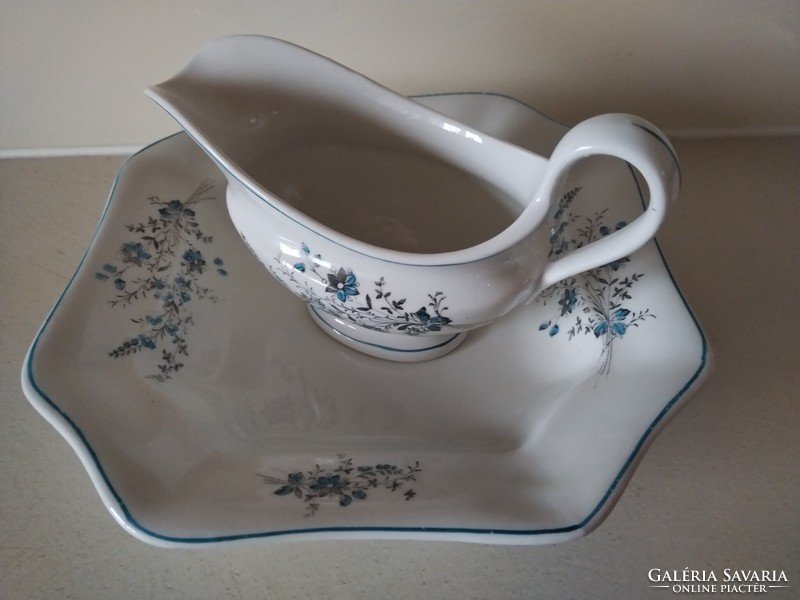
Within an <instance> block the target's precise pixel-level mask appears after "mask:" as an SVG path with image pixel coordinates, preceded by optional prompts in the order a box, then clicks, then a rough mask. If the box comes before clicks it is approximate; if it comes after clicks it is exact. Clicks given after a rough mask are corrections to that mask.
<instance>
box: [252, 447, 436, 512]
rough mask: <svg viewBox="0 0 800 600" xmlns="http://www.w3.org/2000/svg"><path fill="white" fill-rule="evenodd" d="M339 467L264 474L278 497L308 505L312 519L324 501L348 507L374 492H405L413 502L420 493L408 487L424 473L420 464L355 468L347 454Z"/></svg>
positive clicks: (266, 481)
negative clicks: (275, 488)
mask: <svg viewBox="0 0 800 600" xmlns="http://www.w3.org/2000/svg"><path fill="white" fill-rule="evenodd" d="M337 458H338V460H339V464H338V465H337V466H336V467H334V468H333V469H323V468H322V467H320V466H319V465H315V467H314V468H313V469H311V470H308V471H297V472H294V473H289V474H288V475H287V476H286V478H285V479H281V478H277V477H271V476H269V475H261V474H259V477H261V479H262V480H263V481H264V483H266V484H269V485H278V486H280V487H279V488H278V489H277V490H275V491H274V492H273V493H274V494H275V495H276V496H293V497H295V498H297V499H298V500H302V501H303V502H304V503H305V505H306V512H305V516H306V517H310V516H313V515H315V514H316V513H317V511H318V510H319V508H320V500H323V499H330V500H334V501H338V502H337V503H338V504H339V506H341V507H347V506H350V505H351V504H353V502H355V501H360V500H366V499H367V497H368V495H369V494H371V493H372V490H377V489H387V490H389V491H390V492H396V491H398V490H401V489H402V490H404V491H403V496H404V498H405V499H406V500H411V499H412V498H414V496H416V495H417V493H416V492H415V491H414V489H413V488H411V487H408V482H411V481H416V474H417V473H419V472H420V471H422V468H421V467H420V464H419V462H415V463H414V464H413V465H409V466H407V467H397V466H396V465H391V464H377V465H362V466H354V465H353V459H352V458H349V457H348V456H347V455H346V454H339V455H337Z"/></svg>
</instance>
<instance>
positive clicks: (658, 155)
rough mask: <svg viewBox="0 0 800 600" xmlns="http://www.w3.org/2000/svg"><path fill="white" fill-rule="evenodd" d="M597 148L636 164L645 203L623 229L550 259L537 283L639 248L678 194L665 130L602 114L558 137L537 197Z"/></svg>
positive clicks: (548, 194) (547, 194) (545, 196)
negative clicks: (646, 193)
mask: <svg viewBox="0 0 800 600" xmlns="http://www.w3.org/2000/svg"><path fill="white" fill-rule="evenodd" d="M596 154H605V155H609V156H614V157H617V158H621V159H622V160H624V161H627V162H628V163H630V165H631V166H633V167H634V168H636V169H638V170H639V172H640V173H641V174H642V176H643V177H644V180H645V181H646V182H647V186H648V188H649V190H650V200H649V202H648V205H647V209H646V210H645V211H644V213H643V214H642V215H641V216H639V217H637V218H636V219H635V220H634V221H633V222H632V223H630V224H629V225H627V226H626V227H625V228H624V229H621V230H619V231H617V232H615V233H613V234H611V235H609V236H607V237H603V238H601V239H599V240H596V241H594V242H592V243H590V244H587V245H586V246H583V247H582V248H578V249H577V250H574V251H572V252H570V253H569V254H568V255H567V256H564V257H563V258H559V259H558V260H555V261H553V262H552V263H550V264H549V265H548V266H547V267H546V268H545V270H544V273H543V274H542V279H541V281H540V286H541V288H542V289H544V288H546V287H548V286H550V285H552V284H554V283H556V282H558V281H561V280H562V279H566V278H567V277H572V276H573V275H577V274H578V273H581V272H583V271H587V270H589V269H594V268H596V267H599V266H601V265H606V264H608V263H610V262H613V261H615V260H618V259H620V258H623V257H624V256H627V255H628V254H631V253H632V252H634V251H636V250H638V249H639V248H640V247H641V246H643V245H644V244H645V243H647V242H648V241H649V240H650V239H651V238H652V237H653V236H654V235H655V233H656V231H657V230H658V228H659V227H660V226H661V223H662V222H663V221H664V217H665V216H666V212H667V208H668V206H669V204H670V203H671V202H672V201H673V200H674V199H675V197H676V196H677V195H678V191H679V189H680V183H681V173H680V166H679V164H678V159H677V156H676V155H675V150H674V148H673V147H672V144H670V142H669V140H667V138H666V137H665V136H664V134H663V133H661V132H660V131H659V130H658V129H657V128H656V127H655V126H654V125H652V124H651V123H649V122H647V121H645V120H644V119H640V118H639V117H634V116H633V115H624V114H607V115H600V116H598V117H593V118H591V119H587V120H586V121H583V122H582V123H580V124H578V125H577V126H576V127H574V128H573V129H571V130H570V131H569V132H568V133H567V134H566V135H565V136H564V137H563V138H562V140H561V141H560V142H559V143H558V146H556V149H555V150H554V151H553V154H552V155H551V157H550V163H549V165H548V171H547V173H546V174H545V177H544V182H543V185H542V186H540V188H539V194H538V198H537V200H539V201H547V202H550V201H552V196H553V193H554V192H555V190H556V189H557V186H558V183H559V182H560V181H561V179H562V178H563V176H564V175H566V172H567V170H568V169H569V167H570V166H572V165H573V164H574V163H575V162H577V161H578V160H580V159H582V158H585V157H587V156H592V155H596Z"/></svg>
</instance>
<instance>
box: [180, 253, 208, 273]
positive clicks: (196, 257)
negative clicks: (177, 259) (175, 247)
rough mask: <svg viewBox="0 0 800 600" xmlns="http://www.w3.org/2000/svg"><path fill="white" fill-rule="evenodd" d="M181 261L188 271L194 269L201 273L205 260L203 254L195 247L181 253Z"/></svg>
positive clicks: (191, 271) (192, 271) (193, 270)
mask: <svg viewBox="0 0 800 600" xmlns="http://www.w3.org/2000/svg"><path fill="white" fill-rule="evenodd" d="M183 262H184V263H185V264H186V267H187V268H188V269H189V273H194V272H195V271H196V272H198V273H202V272H203V267H204V266H205V265H206V261H205V259H204V258H203V255H202V254H201V252H200V251H199V250H197V249H196V248H189V249H188V250H187V251H186V252H184V253H183Z"/></svg>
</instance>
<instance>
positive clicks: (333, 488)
mask: <svg viewBox="0 0 800 600" xmlns="http://www.w3.org/2000/svg"><path fill="white" fill-rule="evenodd" d="M341 479H342V478H341V477H340V476H339V475H320V476H319V477H317V479H316V481H314V483H312V484H311V485H310V486H309V488H310V489H312V490H313V491H315V492H316V493H317V495H318V496H320V497H322V496H329V495H331V494H338V493H341V492H342V483H343V482H342V480H341Z"/></svg>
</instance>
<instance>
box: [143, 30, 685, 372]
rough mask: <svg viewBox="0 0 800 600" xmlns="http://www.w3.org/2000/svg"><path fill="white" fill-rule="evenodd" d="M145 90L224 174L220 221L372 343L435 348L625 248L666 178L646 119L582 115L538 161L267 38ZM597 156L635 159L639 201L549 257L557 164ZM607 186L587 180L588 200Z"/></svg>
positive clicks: (374, 347) (666, 148) (658, 210)
mask: <svg viewBox="0 0 800 600" xmlns="http://www.w3.org/2000/svg"><path fill="white" fill-rule="evenodd" d="M148 94H149V95H150V97H151V98H153V99H154V100H155V101H156V102H158V103H159V104H160V105H161V106H162V107H163V108H164V109H165V110H166V111H167V112H168V113H169V114H170V115H172V116H173V117H174V118H175V119H176V121H177V122H178V123H179V124H180V125H181V126H182V127H183V128H184V129H185V130H186V131H187V132H188V133H189V135H190V136H191V137H192V138H193V139H194V140H195V141H196V142H197V143H198V144H200V145H201V146H202V147H203V149H204V150H206V152H208V154H209V156H211V157H212V159H213V160H214V161H215V162H216V163H217V164H218V166H219V167H220V169H221V170H222V171H223V172H224V173H225V176H226V178H227V181H228V186H227V192H226V194H227V204H228V210H229V211H230V216H231V220H232V222H233V224H234V226H235V227H236V228H237V230H238V231H239V233H240V234H241V235H242V237H243V238H244V239H245V241H246V242H247V244H248V245H249V246H250V248H251V249H252V250H253V252H254V254H255V255H256V256H257V257H258V258H259V259H260V260H261V262H262V263H264V265H265V266H266V267H267V269H268V270H269V271H270V273H272V274H273V275H274V276H275V277H276V278H277V279H279V280H280V281H281V282H283V283H284V285H286V287H287V288H289V289H290V290H291V291H292V292H294V293H295V294H296V295H297V296H299V297H300V298H302V299H303V300H304V301H306V302H307V303H309V304H310V305H311V307H312V310H313V312H314V316H315V320H316V321H317V322H318V324H320V325H321V326H322V327H323V329H324V330H326V331H328V332H330V333H331V335H332V336H333V337H334V338H336V339H340V340H343V341H345V342H346V343H347V344H348V345H350V346H351V347H354V348H357V349H359V350H362V351H363V352H366V353H369V354H374V355H377V356H380V357H382V358H392V359H394V360H401V361H418V360H426V359H429V358H434V357H438V356H440V355H442V354H446V353H447V352H449V351H450V350H451V349H453V348H455V347H456V346H457V345H458V344H457V343H455V342H460V341H462V340H463V333H464V332H466V331H468V330H471V329H474V328H476V327H481V326H483V325H485V324H487V323H490V322H492V321H493V320H495V319H496V318H498V317H501V316H503V315H505V314H506V313H508V311H510V310H512V309H513V308H514V307H516V306H517V305H519V304H520V303H524V302H526V301H529V300H530V299H531V298H532V297H534V296H536V295H537V294H539V293H540V292H541V291H542V289H544V288H546V287H547V286H549V285H551V284H553V283H555V282H557V281H560V280H563V279H565V278H567V277H572V276H574V275H575V274H577V273H580V272H582V271H585V270H587V269H590V268H594V267H597V266H599V265H604V264H607V263H610V262H612V261H616V260H618V259H620V258H622V257H624V256H626V255H628V254H630V253H631V252H633V251H635V250H637V249H638V248H639V247H641V245H642V244H644V243H646V242H647V241H648V240H649V239H651V238H652V236H653V235H654V234H655V232H656V231H657V229H658V228H659V226H660V225H661V223H662V222H663V219H664V217H665V215H666V212H667V209H668V206H669V204H670V202H671V201H672V200H673V199H674V198H675V197H676V196H677V194H678V190H679V187H680V172H679V167H678V164H677V159H676V156H675V152H674V150H673V148H672V146H671V145H670V143H669V141H668V140H667V139H666V138H665V137H664V136H663V134H662V133H660V132H659V131H658V129H656V128H655V126H653V125H652V124H651V123H648V122H647V121H645V120H643V119H640V118H637V117H634V116H631V115H601V116H598V117H594V118H592V119H588V120H587V121H584V122H583V123H580V124H578V125H577V126H576V127H574V128H573V129H571V130H570V131H569V132H568V133H567V134H566V135H564V136H563V138H562V139H561V140H560V142H559V144H558V145H557V146H556V147H555V149H552V150H551V151H550V152H547V153H546V156H548V157H549V158H544V157H543V156H541V155H539V154H538V153H536V152H532V151H530V150H529V149H526V148H524V147H520V146H517V145H514V144H512V143H508V141H507V140H503V139H502V138H498V137H497V136H494V135H493V134H492V132H491V131H487V129H486V128H485V127H483V126H482V125H483V124H480V125H476V124H475V123H465V122H463V120H461V119H458V118H456V117H455V116H453V115H447V114H443V113H441V112H438V111H436V110H432V109H430V108H429V107H426V106H424V105H421V104H419V103H417V102H414V101H413V100H410V99H408V98H405V97H403V96H400V95H398V94H396V93H394V92H392V91H390V90H388V89H386V88H384V87H382V86H380V85H378V84H377V83H375V82H373V81H370V80H369V79H366V78H364V77H362V76H361V75H359V74H357V73H355V72H353V71H351V70H349V69H347V68H345V67H344V66H342V65H339V64H337V63H334V62H333V61H330V60H328V59H326V58H324V57H322V56H319V55H317V54H315V53H313V52H310V51H307V50H305V49H303V48H300V47H298V46H295V45H293V44H289V43H287V42H283V41H281V40H277V39H274V38H268V37H263V36H233V37H229V38H222V39H219V40H216V41H214V42H211V43H210V44H208V45H206V46H205V47H203V48H202V49H201V50H199V51H198V52H197V53H196V54H195V56H194V57H193V58H192V59H191V61H190V62H189V64H188V65H187V66H186V67H185V68H184V69H183V70H182V71H181V72H180V73H178V74H177V75H176V76H175V77H174V78H172V79H170V80H169V81H166V82H164V83H162V84H159V85H157V86H154V87H153V88H150V89H149V90H148ZM595 155H608V156H614V157H617V158H620V159H623V160H625V161H627V162H629V163H630V164H632V165H633V166H634V167H636V168H637V169H638V170H639V172H640V173H641V174H642V176H643V178H644V180H645V181H646V183H647V187H648V190H649V194H648V198H649V200H648V206H647V210H645V211H644V212H643V213H642V214H641V215H637V218H636V219H631V221H632V222H631V223H630V224H629V225H627V226H626V227H625V228H624V229H622V230H619V231H613V230H612V232H611V234H610V235H607V236H596V237H593V238H591V239H590V238H587V239H585V240H582V242H581V244H579V245H578V247H576V248H574V251H573V252H570V253H569V254H568V255H566V256H562V255H560V253H559V252H556V251H555V250H556V249H555V248H553V247H552V245H551V242H550V231H549V229H548V228H547V227H546V225H544V222H545V219H546V217H547V215H548V214H550V213H552V210H553V207H554V205H555V204H557V203H558V202H559V200H560V198H561V197H562V195H563V194H564V193H566V192H567V191H568V190H567V189H565V188H564V176H565V174H566V173H567V172H568V171H569V170H570V169H572V168H580V166H581V161H582V160H583V159H585V158H586V157H590V156H595ZM612 194H613V190H612V189H609V188H606V187H604V186H602V185H596V186H595V187H594V188H593V190H592V196H593V198H594V201H595V203H596V204H597V208H598V210H599V209H601V208H602V206H603V204H604V203H606V202H609V201H611V197H612ZM620 229H621V228H620ZM373 282H376V283H375V284H374V285H373ZM378 282H380V283H378ZM388 294H391V295H392V296H393V297H392V299H391V300H388V298H389V296H388ZM401 300H402V302H400V301H401ZM396 302H400V303H398V304H396Z"/></svg>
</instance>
